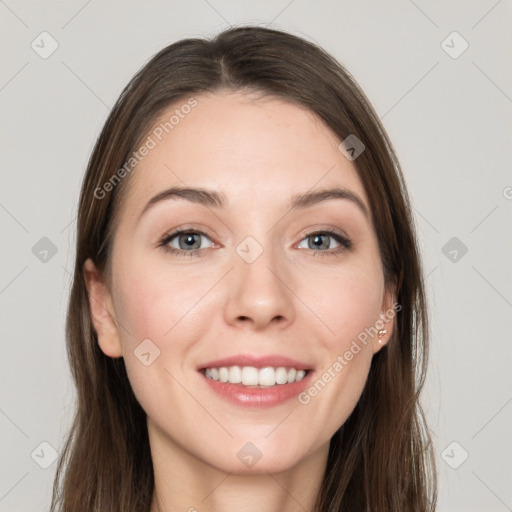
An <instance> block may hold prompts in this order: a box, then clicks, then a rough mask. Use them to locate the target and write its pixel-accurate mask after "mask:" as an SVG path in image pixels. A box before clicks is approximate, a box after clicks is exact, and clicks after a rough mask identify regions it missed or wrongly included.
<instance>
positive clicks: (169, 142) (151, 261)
mask: <svg viewBox="0 0 512 512" xmlns="http://www.w3.org/2000/svg"><path fill="white" fill-rule="evenodd" d="M195 99H196V100H197V105H196V106H194V107H193V108H191V109H182V110H181V111H180V112H182V115H181V116H180V117H179V122H177V123H176V124H173V125H172V129H169V126H170V125H167V130H168V134H166V133H165V130H164V131H163V136H162V134H161V132H162V128H161V126H160V121H162V122H165V121H167V120H169V118H170V116H171V115H172V114H173V113H174V111H175V110H176V109H178V110H180V106H181V105H182V104H185V103H186V100H184V101H183V102H182V103H180V104H179V105H173V107H172V108H169V109H168V110H167V111H166V113H165V115H163V116H162V117H161V119H159V121H158V122H157V123H155V127H156V128H157V131H156V132H155V131H152V132H150V133H149V134H148V135H149V136H151V137H152V139H153V142H155V147H153V148H152V149H149V150H148V153H147V155H146V156H144V157H143V158H142V160H141V161H140V163H139V164H138V165H137V167H136V168H135V169H134V170H133V171H132V173H131V175H130V176H129V178H125V179H129V180H130V182H129V187H128V189H127V191H126V195H125V196H124V198H123V202H122V207H121V209H120V217H119V224H118V227H117V231H116V233H115V238H114V244H113V253H112V284H111V288H110V290H107V289H106V287H103V286H102V285H101V282H100V281H99V277H98V276H97V275H95V273H94V267H93V265H92V264H91V262H90V261H89V262H88V263H87V264H86V266H85V269H86V276H88V277H87V279H88V289H89V292H90V294H91V296H94V300H91V307H92V310H93V316H94V323H95V327H96V330H97V332H98V339H99V344H100V347H101V349H102V350H103V351H104V352H105V353H106V354H107V355H110V356H112V357H119V356H122V357H124V361H125V364H126V368H127V371H128V375H129V379H130V383H131V385H132V387H133V391H134V393H135V395H136V397H137V399H138V401H139V402H140V404H141V406H142V407H143V408H144V410H145V412H146V413H147V417H148V429H149V433H150V439H151V441H152V444H153V447H154V446H155V445H156V444H158V448H159V450H160V452H161V453H174V454H176V453H182V454H186V456H187V457H192V458H193V459H194V460H198V461H202V462H205V463H207V464H209V465H211V466H213V467H216V468H218V469H221V470H222V471H225V472H266V471H268V472H277V471H282V470H285V469H287V468H291V467H293V466H294V465H296V464H297V463H298V462H300V461H301V460H304V459H306V458H307V457H310V456H314V455H315V454H318V453H322V454H324V455H325V453H326V451H327V448H328V443H329V440H330V438H331V437H332V435H333V434H334V433H335V431H336V430H337V429H338V428H339V427H340V426H341V425H342V424H343V423H344V422H345V421H346V419H347V418H348V416H349V415H350V413H351V412H352V410H353V409H354V407H355V405H356V402H357V401H358V399H359V397H360V395H361V392H362V390H363V387H364V385H365V381H366V379H367V375H368V371H369V367H370V363H371V358H372V355H373V354H374V353H375V352H376V351H377V350H378V349H379V348H380V347H381V346H382V345H381V344H379V343H378V338H379V336H377V335H375V331H376V329H378V328H382V321H379V320H380V319H381V318H382V315H383V314H384V315H386V312H388V313H389V310H390V308H392V305H393V302H394V297H392V296H391V294H390V293H386V290H385V288H384V278H383V273H382V267H381V261H380V257H379V250H378V245H377V239H376V235H375V233H374V231H373V227H372V224H371V218H370V216H369V215H370V214H369V212H370V206H369V204H368V199H367V196H366V194H365V190H364V187H363V186H362V184H361V182H360V180H359V178H358V175H357V172H356V169H355V166H354V163H353V162H351V161H349V160H347V159H346V158H345V156H344V155H343V153H342V152H341V151H340V150H339V149H338V146H339V143H340V141H339V140H337V138H336V137H335V136H334V135H333V133H332V132H331V131H330V130H329V129H328V128H327V127H326V126H325V125H324V124H323V123H322V122H321V121H320V120H319V119H318V118H316V117H315V116H314V114H312V113H311V112H309V111H307V110H305V109H303V108H301V107H299V106H296V105H294V104H291V103H288V102H285V101H282V100H278V99H269V98H267V99H265V100H257V101H256V100H255V99H254V97H253V96H242V95H241V94H237V93H232V92H222V93H215V94H205V95H199V96H196V97H195ZM185 111H186V112H188V113H187V114H183V112H185ZM159 126H160V130H158V127H159ZM155 133H158V134H159V136H158V137H157V136H156V135H155ZM159 138H161V140H159ZM148 146H153V144H152V143H149V144H148ZM174 188H179V189H191V190H190V191H188V192H181V193H179V192H177V193H174V194H172V193H171V192H168V191H170V190H171V189H174ZM192 189H200V190H201V192H194V191H193V190H192ZM334 189H337V190H338V194H337V195H336V194H335V193H334V192H333V193H330V194H328V193H326V194H324V195H323V196H322V195H318V193H319V192H324V191H328V190H331V191H332V190H334ZM340 191H341V193H340ZM343 191H344V192H343ZM155 198H156V199H155ZM221 203H222V204H221ZM178 230H184V231H185V234H181V235H179V234H178V235H175V234H174V233H175V232H176V231H178ZM95 304H96V305H95ZM98 304H103V305H104V308H105V310H103V312H102V311H100V309H101V308H100V307H98ZM105 311H108V313H109V314H106V313H105ZM375 326H377V327H376V328H375ZM384 327H385V328H386V329H387V331H388V333H387V334H386V335H384V336H380V338H381V340H382V341H383V344H385V343H386V341H387V340H388V338H389V336H390V333H391V330H392V320H389V321H388V322H387V324H386V325H385V326H384ZM363 340H364V341H363ZM222 360H225V361H222ZM237 367H238V369H237ZM207 368H208V370H207ZM221 368H224V369H221ZM264 368H266V369H264ZM272 368H273V369H272ZM298 370H308V371H307V373H306V375H305V377H304V378H303V379H302V380H299V381H297V379H298V378H300V375H301V373H302V372H299V371H298ZM214 377H217V379H219V380H216V381H215V380H213V378H214ZM240 378H241V379H242V383H240V382H239V383H236V382H237V381H238V380H239V379H240ZM226 379H230V380H231V381H233V382H229V380H228V382H221V381H226ZM276 379H277V381H278V382H279V383H276V384H274V385H272V383H273V382H275V381H276ZM288 381H289V383H286V384H284V383H283V382H288ZM294 381H297V382H294ZM260 382H261V383H263V384H267V385H268V387H260V385H259V384H256V383H260ZM255 386H256V387H255Z"/></svg>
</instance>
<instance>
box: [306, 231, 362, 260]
mask: <svg viewBox="0 0 512 512" xmlns="http://www.w3.org/2000/svg"><path fill="white" fill-rule="evenodd" d="M333 240H334V243H333V242H332V241H333ZM304 242H307V247H304V245H303V244H304ZM301 244H302V245H301ZM297 247H298V248H299V249H312V250H313V251H315V252H314V256H317V255H318V256H320V255H321V256H326V255H338V254H339V253H341V252H344V251H347V250H349V249H351V248H352V242H351V241H350V240H349V239H348V238H347V237H346V236H344V235H342V234H341V233H338V232H336V231H332V230H324V231H316V232H314V233H310V234H309V235H307V236H306V237H305V238H303V239H302V241H301V242H300V244H299V245H298V246H297Z"/></svg>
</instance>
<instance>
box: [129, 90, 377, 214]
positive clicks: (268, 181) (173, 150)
mask: <svg viewBox="0 0 512 512" xmlns="http://www.w3.org/2000/svg"><path fill="white" fill-rule="evenodd" d="M187 99H188V98H185V99H184V100H182V101H180V102H177V103H175V104H173V105H172V106H169V107H168V108H167V109H166V110H165V111H164V112H163V113H162V115H160V116H159V118H158V119H157V120H156V121H155V122H154V124H153V127H152V128H151V130H150V132H149V133H148V134H147V137H146V138H145V139H143V141H144V140H149V139H148V137H149V138H150V139H151V143H150V144H149V145H150V146H153V147H152V148H151V149H150V150H149V151H148V153H147V154H146V156H144V158H142V159H141V161H140V162H139V163H138V165H137V166H136V168H135V170H134V172H133V174H132V175H131V176H130V183H129V186H128V190H127V196H126V198H125V199H124V200H123V203H125V205H126V204H129V206H130V208H128V212H132V213H133V215H135V214H136V212H137V211H139V212H140V210H141V209H142V208H143V207H144V204H145V203H146V202H147V201H148V200H149V199H150V198H151V197H153V196H154V195H156V194H158V193H160V192H161V191H162V190H164V189H166V188H170V187H172V186H191V185H194V186H201V187H204V188H209V189H216V190H219V191H222V192H224V193H225V194H226V196H227V199H228V204H236V203H239V204H247V202H248V201H250V202H251V203H252V202H255V201H262V202H263V203H264V204H266V205H268V206H269V207H270V205H271V204H273V203H274V202H275V203H280V204H282V203H283V202H285V201H287V200H288V199H289V197H291V196H292V195H294V194H297V193H304V192H306V191H308V190H311V189H313V188H329V187H332V186H343V187H344V188H348V189H350V190H351V191H353V192H355V193H357V194H358V195H359V196H360V197H361V198H362V200H363V201H364V202H365V203H367V200H366V194H365V191H364V187H363V186H362V183H361V181H360V179H359V177H358V174H357V171H356V168H355V166H354V164H353V163H352V162H350V161H348V160H347V159H346V158H345V157H344V156H343V154H342V153H341V152H340V151H339V149H338V146H339V143H340V140H339V138H338V137H337V136H336V135H335V134H334V133H333V132H332V131H331V130H330V129H329V128H328V127H327V125H326V124H325V123H324V122H323V121H322V120H321V119H320V118H319V117H318V116H317V115H316V114H314V113H313V112H311V111H309V110H308V109H306V108H304V107H302V106H299V105H296V104H294V103H291V102H288V101H285V100H282V99H278V98H275V97H265V98H258V97H256V96H255V95H254V94H253V93H252V94H242V93H235V92H216V93H208V94H201V95H197V96H194V100H195V101H196V102H197V103H196V104H195V106H194V107H193V108H190V109H189V108H182V107H183V105H185V104H187ZM125 210H126V209H125Z"/></svg>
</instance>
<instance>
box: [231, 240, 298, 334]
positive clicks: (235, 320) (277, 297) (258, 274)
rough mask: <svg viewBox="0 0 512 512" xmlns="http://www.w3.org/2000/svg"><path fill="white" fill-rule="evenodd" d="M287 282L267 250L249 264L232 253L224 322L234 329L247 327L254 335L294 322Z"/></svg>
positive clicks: (285, 276)
mask: <svg viewBox="0 0 512 512" xmlns="http://www.w3.org/2000/svg"><path fill="white" fill-rule="evenodd" d="M290 281H291V278H290V277H289V276H288V274H287V273H286V272H285V269H283V266H282V265H281V266H280V265H278V263H277V261H276V259H275V258H274V257H273V256H272V254H271V251H270V250H264V251H263V253H262V254H261V255H260V256H259V257H258V258H257V259H256V261H253V262H252V263H248V262H246V261H245V260H244V259H243V258H241V257H240V256H239V255H238V254H237V253H235V254H234V269H233V271H232V272H230V280H229V282H228V283H227V295H228V299H227V302H226V304H225V309H224V317H225V320H226V322H227V323H228V324H230V325H233V326H235V327H242V328H244V327H245V326H250V327H251V328H252V330H255V331H261V330H264V329H265V328H269V327H270V326H271V325H275V326H276V327H274V328H278V329H283V328H285V327H286V326H288V325H290V324H291V323H293V321H294V319H295V309H294V304H293V292H292V291H291V290H292V289H293V287H292V286H291V282H290Z"/></svg>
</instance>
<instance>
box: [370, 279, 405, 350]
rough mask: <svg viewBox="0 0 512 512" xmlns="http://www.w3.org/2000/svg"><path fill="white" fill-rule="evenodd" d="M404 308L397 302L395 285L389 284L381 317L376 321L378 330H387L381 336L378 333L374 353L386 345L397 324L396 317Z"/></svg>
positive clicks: (385, 292)
mask: <svg viewBox="0 0 512 512" xmlns="http://www.w3.org/2000/svg"><path fill="white" fill-rule="evenodd" d="M401 309H402V306H401V304H398V303H397V302H396V293H395V287H394V285H389V286H387V287H386V289H385V291H384V297H383V299H382V306H381V312H380V316H379V319H378V320H377V321H376V322H375V327H376V328H377V330H378V331H386V332H385V333H384V332H382V334H381V335H380V336H379V334H378V333H377V334H376V335H375V337H374V341H373V353H374V354H375V353H377V352H378V351H379V350H380V349H381V348H382V347H383V346H384V345H386V344H387V343H388V342H389V340H390V338H391V336H392V334H393V329H394V326H395V317H396V315H397V313H398V311H400V310H401Z"/></svg>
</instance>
